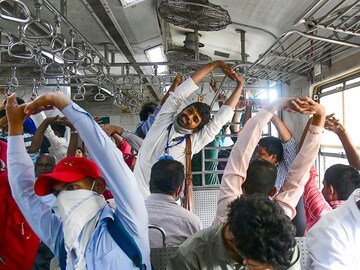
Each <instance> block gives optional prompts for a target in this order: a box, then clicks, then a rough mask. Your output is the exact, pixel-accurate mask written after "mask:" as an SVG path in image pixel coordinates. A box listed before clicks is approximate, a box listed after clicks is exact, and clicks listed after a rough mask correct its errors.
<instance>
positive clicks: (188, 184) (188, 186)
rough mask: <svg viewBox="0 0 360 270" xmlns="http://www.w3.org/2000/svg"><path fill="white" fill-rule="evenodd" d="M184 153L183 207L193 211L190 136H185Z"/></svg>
mask: <svg viewBox="0 0 360 270" xmlns="http://www.w3.org/2000/svg"><path fill="white" fill-rule="evenodd" d="M185 153H186V158H185V168H186V173H185V191H184V201H183V207H184V208H185V209H187V210H189V211H191V212H193V213H195V204H194V195H193V185H192V175H191V138H190V136H186V148H185Z"/></svg>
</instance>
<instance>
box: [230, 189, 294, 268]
mask: <svg viewBox="0 0 360 270" xmlns="http://www.w3.org/2000/svg"><path fill="white" fill-rule="evenodd" d="M228 224H229V230H230V232H231V233H232V234H233V236H234V239H235V246H236V248H237V249H238V251H239V252H240V253H241V255H242V256H243V257H244V258H247V259H252V260H254V261H257V262H260V263H264V264H269V265H271V266H272V267H273V268H274V269H277V270H283V269H288V267H289V266H290V265H291V260H292V257H293V254H294V251H295V248H296V240H295V233H296V229H295V227H294V225H293V224H292V223H291V220H290V218H289V217H288V216H286V215H285V212H284V210H283V209H282V208H281V207H280V206H279V205H278V204H277V203H276V202H274V201H271V200H270V199H269V198H268V196H265V195H261V194H253V195H243V196H241V197H239V198H237V199H235V200H234V201H233V202H231V203H230V205H229V213H228Z"/></svg>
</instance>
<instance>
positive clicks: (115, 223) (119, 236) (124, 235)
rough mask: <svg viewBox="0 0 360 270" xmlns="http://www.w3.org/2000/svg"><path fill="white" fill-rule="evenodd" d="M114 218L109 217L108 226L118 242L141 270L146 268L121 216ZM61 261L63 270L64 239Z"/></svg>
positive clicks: (60, 255)
mask: <svg viewBox="0 0 360 270" xmlns="http://www.w3.org/2000/svg"><path fill="white" fill-rule="evenodd" d="M113 217H114V219H113V220H112V219H111V218H109V219H107V221H106V227H107V229H108V231H109V233H110V235H111V237H112V238H113V239H114V241H115V242H116V244H117V245H118V246H119V247H120V248H121V249H122V251H124V252H125V254H126V255H127V256H128V257H129V258H130V259H131V260H132V261H133V263H134V264H135V266H136V267H137V268H139V269H140V270H146V265H145V264H143V263H142V255H141V252H140V249H139V247H138V246H137V244H136V243H135V241H134V239H133V238H132V237H131V235H130V234H129V233H128V231H127V230H126V229H125V227H124V225H122V223H121V222H120V220H119V218H118V217H117V216H116V215H114V216H113ZM59 263H60V268H61V270H65V269H66V250H65V244H64V239H63V240H62V241H61V244H60V250H59Z"/></svg>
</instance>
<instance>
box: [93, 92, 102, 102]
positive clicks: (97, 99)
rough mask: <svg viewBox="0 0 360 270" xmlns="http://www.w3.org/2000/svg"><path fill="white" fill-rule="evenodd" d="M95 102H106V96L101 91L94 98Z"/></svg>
mask: <svg viewBox="0 0 360 270" xmlns="http://www.w3.org/2000/svg"><path fill="white" fill-rule="evenodd" d="M94 100H95V101H104V100H105V95H104V94H103V93H100V91H99V92H98V93H96V95H95V96H94Z"/></svg>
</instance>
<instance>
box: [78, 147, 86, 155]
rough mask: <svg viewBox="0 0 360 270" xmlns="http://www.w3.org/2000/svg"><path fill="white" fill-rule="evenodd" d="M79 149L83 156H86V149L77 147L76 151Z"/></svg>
mask: <svg viewBox="0 0 360 270" xmlns="http://www.w3.org/2000/svg"><path fill="white" fill-rule="evenodd" d="M77 149H79V150H80V151H81V153H82V154H83V156H85V152H84V149H82V147H80V146H78V147H76V150H77Z"/></svg>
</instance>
